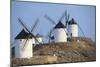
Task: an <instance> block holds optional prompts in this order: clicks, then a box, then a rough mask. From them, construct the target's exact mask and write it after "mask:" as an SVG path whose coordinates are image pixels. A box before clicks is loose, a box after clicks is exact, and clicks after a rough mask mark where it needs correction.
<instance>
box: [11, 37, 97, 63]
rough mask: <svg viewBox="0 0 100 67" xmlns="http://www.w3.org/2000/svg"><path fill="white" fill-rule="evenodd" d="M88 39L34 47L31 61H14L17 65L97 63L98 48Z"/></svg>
mask: <svg viewBox="0 0 100 67" xmlns="http://www.w3.org/2000/svg"><path fill="white" fill-rule="evenodd" d="M94 45H95V43H93V42H92V41H91V40H90V39H88V38H85V39H84V38H83V39H82V38H81V39H80V40H79V41H76V39H73V40H72V41H68V42H63V43H49V44H40V45H37V46H35V47H33V57H32V58H30V59H13V60H12V62H13V64H15V65H32V64H50V63H69V62H87V61H96V47H95V46H94Z"/></svg>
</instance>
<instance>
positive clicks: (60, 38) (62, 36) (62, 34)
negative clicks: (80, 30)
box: [54, 28, 67, 42]
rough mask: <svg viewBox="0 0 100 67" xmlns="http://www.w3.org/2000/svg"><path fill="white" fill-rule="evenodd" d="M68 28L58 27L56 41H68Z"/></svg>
mask: <svg viewBox="0 0 100 67" xmlns="http://www.w3.org/2000/svg"><path fill="white" fill-rule="evenodd" d="M65 31H66V32H67V30H66V28H56V29H55V30H54V38H55V39H54V40H55V42H67V35H66V32H65Z"/></svg>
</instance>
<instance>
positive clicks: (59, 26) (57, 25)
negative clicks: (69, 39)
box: [54, 21, 66, 28]
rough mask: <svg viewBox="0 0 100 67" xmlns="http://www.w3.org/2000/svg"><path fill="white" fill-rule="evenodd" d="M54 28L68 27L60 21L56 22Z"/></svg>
mask: <svg viewBox="0 0 100 67" xmlns="http://www.w3.org/2000/svg"><path fill="white" fill-rule="evenodd" d="M54 28H66V27H65V26H64V24H63V23H62V22H61V21H59V22H58V24H56V26H55V27H54Z"/></svg>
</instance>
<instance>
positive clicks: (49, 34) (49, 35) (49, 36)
mask: <svg viewBox="0 0 100 67" xmlns="http://www.w3.org/2000/svg"><path fill="white" fill-rule="evenodd" d="M53 30H54V28H52V29H50V32H49V33H48V35H47V36H48V38H49V40H48V43H50V40H51V35H52V32H53Z"/></svg>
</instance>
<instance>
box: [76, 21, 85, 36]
mask: <svg viewBox="0 0 100 67" xmlns="http://www.w3.org/2000/svg"><path fill="white" fill-rule="evenodd" d="M77 25H78V27H79V29H80V31H81V32H82V34H83V36H84V37H85V34H84V31H83V30H82V28H81V27H80V25H79V24H78V23H77Z"/></svg>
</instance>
